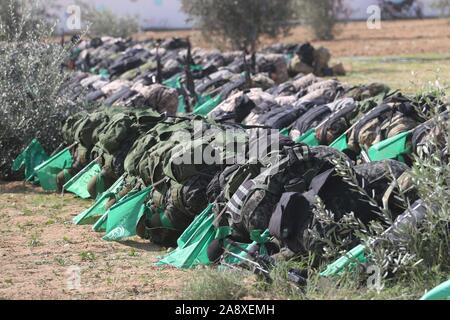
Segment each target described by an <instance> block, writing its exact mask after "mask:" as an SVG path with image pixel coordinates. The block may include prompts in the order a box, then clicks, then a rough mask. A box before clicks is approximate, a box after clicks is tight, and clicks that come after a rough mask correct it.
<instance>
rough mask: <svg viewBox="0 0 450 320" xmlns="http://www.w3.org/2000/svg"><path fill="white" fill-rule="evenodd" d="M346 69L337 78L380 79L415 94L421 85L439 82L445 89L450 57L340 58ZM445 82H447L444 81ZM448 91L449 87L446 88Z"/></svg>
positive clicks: (353, 81) (356, 81) (352, 81)
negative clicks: (345, 72) (343, 73)
mask: <svg viewBox="0 0 450 320" xmlns="http://www.w3.org/2000/svg"><path fill="white" fill-rule="evenodd" d="M339 61H342V62H343V63H344V65H345V67H346V68H347V70H348V74H347V76H345V77H339V80H341V81H343V82H347V83H350V84H354V85H357V84H363V83H370V82H381V83H385V84H387V85H389V86H390V87H391V89H393V90H395V89H400V90H401V91H402V92H404V93H408V94H415V93H417V91H419V90H420V89H422V88H423V85H424V84H427V83H435V82H436V81H439V82H440V83H441V84H444V86H446V87H447V88H449V87H448V85H449V83H448V79H449V78H450V56H449V55H443V54H417V55H402V56H392V57H389V56H387V57H351V58H339ZM445 82H447V83H445ZM447 92H450V90H448V89H447Z"/></svg>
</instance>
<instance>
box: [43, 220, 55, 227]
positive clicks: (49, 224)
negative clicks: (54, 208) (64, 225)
mask: <svg viewBox="0 0 450 320" xmlns="http://www.w3.org/2000/svg"><path fill="white" fill-rule="evenodd" d="M55 223H56V221H55V220H53V219H49V220H47V221H46V222H45V225H46V226H51V225H53V224H55Z"/></svg>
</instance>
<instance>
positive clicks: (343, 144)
mask: <svg viewBox="0 0 450 320" xmlns="http://www.w3.org/2000/svg"><path fill="white" fill-rule="evenodd" d="M330 147H332V148H334V149H336V150H339V151H344V150H346V149H347V148H348V142H347V134H345V133H344V134H343V135H342V136H340V137H339V138H337V139H336V140H335V141H334V142H333V143H332V144H330Z"/></svg>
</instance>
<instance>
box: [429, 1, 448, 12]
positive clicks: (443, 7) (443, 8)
mask: <svg viewBox="0 0 450 320" xmlns="http://www.w3.org/2000/svg"><path fill="white" fill-rule="evenodd" d="M433 6H434V7H435V8H438V9H440V10H441V12H442V15H444V16H448V15H449V14H450V0H435V1H434V3H433Z"/></svg>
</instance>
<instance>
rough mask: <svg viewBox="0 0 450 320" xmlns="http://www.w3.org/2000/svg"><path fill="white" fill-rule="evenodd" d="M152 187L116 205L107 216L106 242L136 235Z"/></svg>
mask: <svg viewBox="0 0 450 320" xmlns="http://www.w3.org/2000/svg"><path fill="white" fill-rule="evenodd" d="M151 190H152V187H148V188H145V189H144V190H142V191H140V192H138V193H136V194H134V195H133V196H131V197H128V198H127V199H126V200H123V201H121V202H119V203H118V204H116V205H114V206H113V207H112V208H111V209H110V210H109V211H108V212H107V213H106V214H107V216H108V217H107V220H106V235H105V236H104V237H103V238H102V239H103V240H106V241H120V240H123V239H125V238H129V237H133V236H135V235H136V226H137V224H138V222H139V219H141V217H142V216H143V215H144V213H145V205H144V202H145V199H146V198H147V197H148V195H149V194H150V192H151Z"/></svg>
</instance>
